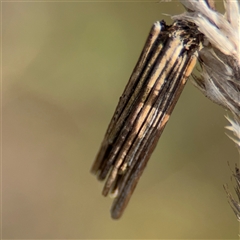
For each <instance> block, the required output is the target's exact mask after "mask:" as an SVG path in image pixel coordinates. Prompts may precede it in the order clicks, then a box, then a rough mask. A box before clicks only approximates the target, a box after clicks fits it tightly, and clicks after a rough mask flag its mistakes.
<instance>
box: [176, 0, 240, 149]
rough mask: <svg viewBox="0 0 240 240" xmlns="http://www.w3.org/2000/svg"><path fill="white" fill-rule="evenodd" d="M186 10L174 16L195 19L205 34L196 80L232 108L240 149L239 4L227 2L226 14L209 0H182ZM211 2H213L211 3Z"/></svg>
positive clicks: (215, 99)
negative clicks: (199, 71)
mask: <svg viewBox="0 0 240 240" xmlns="http://www.w3.org/2000/svg"><path fill="white" fill-rule="evenodd" d="M180 1H181V2H182V4H183V5H184V6H185V7H186V8H187V10H188V11H187V12H185V13H183V14H181V15H178V16H174V17H173V19H182V20H186V21H190V22H193V23H195V24H196V25H197V27H198V29H199V31H200V32H202V33H203V34H204V36H205V41H204V46H203V48H202V49H201V51H200V53H199V62H200V65H201V67H202V72H201V77H200V78H199V77H196V76H194V79H193V84H194V85H195V86H196V87H197V88H198V89H199V90H200V91H201V92H202V93H203V94H204V95H205V96H206V97H208V98H209V99H211V100H212V101H213V102H215V103H217V104H219V105H221V106H223V107H225V108H226V109H228V110H230V111H231V112H232V114H233V118H234V120H230V119H229V118H228V117H227V119H228V120H229V122H230V124H231V126H228V127H227V129H228V130H230V131H232V133H233V134H234V136H235V137H230V138H231V139H232V140H233V141H234V142H235V143H236V145H237V147H238V149H239V150H240V7H239V2H238V1H237V0H226V1H225V2H224V6H225V14H224V15H223V14H221V13H218V12H216V11H215V10H214V9H215V7H214V4H212V3H213V2H212V1H211V2H210V1H209V0H206V1H205V0H180ZM210 3H211V4H210Z"/></svg>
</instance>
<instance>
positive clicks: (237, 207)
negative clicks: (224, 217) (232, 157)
mask: <svg viewBox="0 0 240 240" xmlns="http://www.w3.org/2000/svg"><path fill="white" fill-rule="evenodd" d="M233 177H234V179H235V182H236V186H235V192H236V194H237V197H238V201H236V200H235V199H234V198H233V196H232V194H231V193H230V191H229V189H228V186H227V185H224V186H223V187H224V189H225V191H226V193H227V197H228V202H229V204H230V206H231V208H232V210H233V212H234V214H235V215H236V217H237V220H238V221H240V203H239V202H240V172H239V168H238V167H237V166H235V172H233Z"/></svg>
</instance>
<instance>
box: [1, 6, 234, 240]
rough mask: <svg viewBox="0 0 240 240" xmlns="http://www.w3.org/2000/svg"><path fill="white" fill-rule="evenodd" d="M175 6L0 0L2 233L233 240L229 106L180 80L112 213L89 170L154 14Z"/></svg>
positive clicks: (176, 11)
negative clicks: (128, 190) (120, 207)
mask: <svg viewBox="0 0 240 240" xmlns="http://www.w3.org/2000/svg"><path fill="white" fill-rule="evenodd" d="M182 12H183V7H182V6H181V5H180V4H179V3H178V2H169V3H168V2H165V3H164V2H45V3H44V2H42V3H41V2H3V3H2V66H3V68H2V69H3V80H2V94H3V99H2V101H3V102H2V107H3V111H2V114H3V115H2V120H3V123H2V127H3V136H2V137H3V142H2V146H3V153H2V155H3V158H2V160H3V161H2V168H3V170H2V173H3V176H2V187H3V189H2V190H3V192H2V194H3V195H2V196H3V205H2V210H3V212H2V216H3V238H22V239H26V238H55V239H57V238H58V239H60V238H77V239H83V238H84V239H93V238H102V239H103V238H110V239H116V238H132V239H133V238H135V239H137V238H139V239H140V238H141V239H144V238H146V239H150V238H158V239H163V238H165V239H174V238H181V239H187V238H189V239H200V238H201V239H203V238H205V239H214V238H215V239H216V238H218V239H231V238H237V234H238V224H237V221H236V218H235V216H234V214H233V212H232V210H231V209H230V206H229V205H228V203H227V199H226V194H225V192H224V190H223V186H222V185H223V184H224V183H229V184H230V186H231V185H232V184H231V180H230V175H231V171H230V169H229V167H228V164H227V162H228V161H229V162H230V165H231V166H232V168H234V164H235V162H237V161H238V153H237V150H236V148H235V147H234V144H233V143H232V142H231V141H230V140H229V139H228V138H227V137H226V135H225V133H224V132H226V131H225V130H224V128H223V127H224V126H225V125H226V124H227V121H226V120H225V118H224V114H226V112H225V111H224V110H223V109H222V108H221V107H219V106H217V105H215V104H213V103H212V102H210V101H209V100H207V99H206V98H205V97H204V96H203V95H202V94H201V93H200V92H199V91H198V90H197V89H195V88H194V87H193V86H192V84H191V83H190V82H189V83H188V84H187V86H186V88H185V89H184V91H183V94H182V96H181V97H180V101H179V103H178V104H177V106H176V108H175V110H174V112H173V114H172V117H171V118H170V122H169V123H168V125H167V127H166V129H165V131H164V133H163V135H162V137H161V139H160V141H159V144H158V146H157V148H156V150H155V152H154V154H153V156H152V157H151V160H150V162H149V164H148V167H147V169H146V170H145V172H144V174H143V177H142V178H141V180H140V182H139V184H138V186H137V188H136V191H135V193H134V195H133V197H132V199H131V201H130V203H129V205H128V208H127V209H126V211H125V214H124V215H123V217H122V218H121V219H120V220H119V221H114V220H112V219H111V218H110V214H109V210H110V206H111V203H112V200H111V199H109V198H104V197H102V196H101V189H102V187H103V184H102V183H99V182H98V181H97V180H96V178H95V177H94V176H93V175H91V174H90V167H91V165H92V163H93V161H94V158H95V156H96V153H97V151H98V149H99V147H100V143H101V141H102V139H103V136H104V134H105V131H106V128H107V125H108V123H109V121H110V119H111V117H112V114H113V112H114V109H115V107H116V104H117V102H118V99H119V97H120V95H121V93H122V91H123V88H124V86H125V85H126V83H127V81H128V79H129V76H130V74H131V72H132V69H133V67H134V66H135V64H136V61H137V59H138V56H139V55H140V52H141V50H142V47H143V44H144V41H145V39H146V37H147V35H148V32H149V30H150V28H151V26H152V24H153V22H155V21H157V20H161V19H165V20H166V21H167V23H171V22H172V21H171V19H170V17H169V16H166V15H163V14H162V13H166V14H171V15H173V14H179V13H182Z"/></svg>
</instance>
